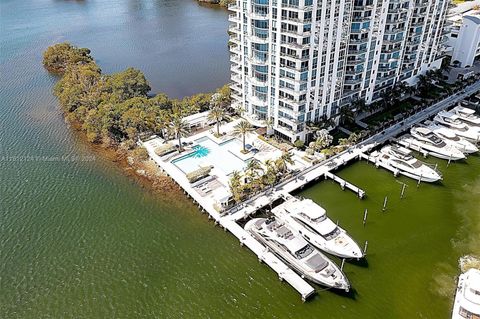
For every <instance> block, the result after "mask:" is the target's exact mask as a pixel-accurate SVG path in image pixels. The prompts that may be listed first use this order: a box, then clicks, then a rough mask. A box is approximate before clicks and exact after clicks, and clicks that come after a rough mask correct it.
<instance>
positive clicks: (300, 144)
mask: <svg viewBox="0 0 480 319" xmlns="http://www.w3.org/2000/svg"><path fill="white" fill-rule="evenodd" d="M293 145H294V146H295V147H296V148H298V149H302V148H303V147H304V146H305V142H304V141H302V140H301V139H296V140H295V142H293Z"/></svg>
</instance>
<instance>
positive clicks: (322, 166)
mask: <svg viewBox="0 0 480 319" xmlns="http://www.w3.org/2000/svg"><path fill="white" fill-rule="evenodd" d="M478 90H480V81H479V82H476V83H474V84H473V85H471V86H470V87H467V88H466V89H465V90H464V93H457V94H455V95H452V96H449V97H448V98H446V99H444V100H442V101H440V102H438V103H436V104H434V105H432V106H430V107H428V108H427V109H424V110H422V111H420V112H418V113H416V114H414V115H412V116H410V117H409V118H407V119H405V120H403V121H402V122H401V123H397V124H395V125H393V126H391V127H389V128H388V129H386V130H385V131H383V132H381V133H378V134H376V135H374V136H372V137H370V138H368V139H367V140H365V141H363V142H361V143H359V144H357V145H354V146H352V147H350V148H348V149H346V150H345V151H343V152H341V153H339V154H337V155H335V156H333V157H331V158H329V159H328V160H325V161H323V162H321V163H319V164H316V165H313V166H310V167H304V169H302V170H300V172H299V173H297V174H296V175H294V176H293V177H291V178H289V179H287V180H285V181H283V182H281V183H280V184H278V185H276V186H275V187H273V188H270V189H267V190H265V191H263V192H261V193H259V194H257V195H255V196H253V197H251V198H250V199H248V200H247V201H245V202H243V203H241V204H239V205H237V206H235V207H233V208H231V209H229V210H226V211H224V212H222V213H220V212H219V211H218V210H217V209H216V207H218V203H217V202H216V201H215V200H214V198H213V197H212V196H202V195H200V193H199V192H198V191H197V190H196V189H195V188H194V187H193V186H192V184H190V182H189V181H188V179H187V178H186V176H185V174H183V173H182V172H181V171H180V170H179V169H178V168H177V167H176V166H175V165H174V164H172V163H171V157H170V159H162V158H160V157H159V156H158V155H156V154H155V151H154V150H155V147H156V146H155V145H156V142H155V140H153V141H152V140H150V141H146V142H144V143H143V145H144V147H145V148H146V149H147V151H148V153H149V155H150V157H151V158H152V160H154V161H155V162H156V163H157V165H158V166H159V167H160V168H161V169H162V170H163V171H164V172H165V173H166V174H167V175H168V176H170V177H171V178H172V179H173V180H174V181H175V182H176V183H178V185H179V186H180V187H181V188H183V190H184V192H185V193H186V194H187V195H188V196H190V197H191V198H192V199H193V200H194V201H195V202H196V203H197V205H198V207H199V208H201V209H202V210H204V211H206V212H207V213H208V214H209V218H212V219H214V221H215V223H216V224H220V225H221V227H223V228H224V229H225V230H229V231H230V232H231V233H232V234H233V235H234V236H235V237H237V238H238V239H239V241H240V244H241V245H246V246H247V247H248V248H249V249H250V250H252V251H253V252H254V253H255V254H256V255H257V257H258V259H259V260H260V261H263V262H265V264H267V265H268V266H269V267H270V268H272V269H273V270H274V271H275V272H277V274H278V277H279V279H280V280H285V281H286V282H288V283H289V284H290V285H291V286H292V287H293V288H294V289H295V290H297V291H298V292H299V293H300V295H301V297H302V300H306V299H307V298H308V297H309V296H311V295H312V294H314V292H315V290H314V288H313V287H312V286H311V285H310V284H309V283H308V282H306V281H305V280H304V279H302V278H301V277H300V276H299V275H298V274H297V273H296V272H294V271H293V270H292V269H291V268H290V267H288V266H287V265H286V264H285V263H284V262H283V261H281V260H280V259H279V258H277V257H276V256H275V255H274V254H272V253H271V252H270V251H268V250H267V249H266V248H265V247H264V246H263V245H262V244H260V243H259V242H258V241H257V240H255V239H254V238H253V237H252V236H251V235H250V234H249V233H248V232H247V231H245V230H244V229H243V228H242V227H241V226H240V225H239V224H238V223H237V221H239V220H241V219H245V218H247V217H249V216H251V215H252V214H254V213H255V212H256V211H258V210H259V209H260V208H263V207H267V206H269V205H270V204H271V203H272V202H274V201H275V200H277V199H280V198H282V197H283V198H285V197H289V196H291V195H290V193H291V192H293V191H296V190H298V189H302V188H304V187H305V186H306V185H307V184H308V183H311V182H314V181H317V180H319V179H320V178H321V177H322V176H323V177H325V178H327V177H328V178H332V179H333V180H334V181H336V182H338V183H339V184H340V185H341V186H342V185H343V186H344V187H346V188H348V189H351V190H352V191H354V192H355V193H356V194H357V195H359V197H362V196H364V195H365V192H364V191H363V190H361V189H360V188H359V187H357V186H355V185H353V184H351V183H348V182H347V181H344V180H342V179H340V178H339V177H338V176H335V175H333V173H332V171H334V170H335V169H337V168H339V167H341V166H343V165H346V164H347V163H349V162H350V161H352V160H354V159H357V158H358V159H359V158H361V157H362V156H363V155H364V154H365V153H366V152H368V151H370V150H372V149H373V148H374V147H376V146H377V145H379V144H382V143H385V142H387V141H389V140H390V139H392V138H394V137H395V136H396V135H398V134H400V133H402V132H404V131H405V130H407V129H409V128H410V127H411V126H412V125H414V124H416V123H418V122H420V121H422V120H425V119H427V118H428V117H430V116H432V115H434V114H436V113H437V112H439V111H441V110H443V109H446V108H447V107H449V106H451V105H453V104H455V103H457V102H459V101H461V100H462V99H464V98H465V97H467V96H468V95H470V94H472V93H475V92H476V91H478ZM236 123H238V121H234V122H231V123H227V124H226V125H224V126H222V131H229V130H230V131H231V129H232V128H233V126H234V125H235V124H236ZM199 135H204V136H207V135H208V136H209V137H210V138H212V139H213V140H214V141H216V142H217V143H221V142H222V141H224V140H225V138H223V139H222V138H221V139H217V138H214V137H212V136H211V134H210V133H209V132H202V133H200V134H199ZM199 135H195V136H194V137H192V138H191V139H198V138H200V137H201V136H199ZM191 139H187V140H191ZM266 152H268V151H266ZM222 182H223V184H224V185H226V187H228V181H225V180H222ZM225 183H226V184H225Z"/></svg>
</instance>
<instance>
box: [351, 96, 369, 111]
mask: <svg viewBox="0 0 480 319" xmlns="http://www.w3.org/2000/svg"><path fill="white" fill-rule="evenodd" d="M365 107H366V102H365V99H362V98H360V99H355V100H354V101H353V102H352V103H351V109H352V110H355V114H360V113H362V112H363V111H365Z"/></svg>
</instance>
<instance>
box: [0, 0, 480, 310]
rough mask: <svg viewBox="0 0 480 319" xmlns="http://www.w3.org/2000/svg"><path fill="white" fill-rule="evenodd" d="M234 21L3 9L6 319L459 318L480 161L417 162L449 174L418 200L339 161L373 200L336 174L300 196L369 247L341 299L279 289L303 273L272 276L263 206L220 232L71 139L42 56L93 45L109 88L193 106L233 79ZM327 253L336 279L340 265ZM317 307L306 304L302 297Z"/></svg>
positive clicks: (368, 168)
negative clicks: (139, 90) (132, 77)
mask: <svg viewBox="0 0 480 319" xmlns="http://www.w3.org/2000/svg"><path fill="white" fill-rule="evenodd" d="M279 4H280V3H279ZM247 10H248V9H247ZM19 12H21V13H22V14H18V13H19ZM333 12H334V11H333V10H332V13H333ZM228 20H229V18H228V12H227V11H226V10H223V9H219V8H215V7H214V6H211V5H204V4H198V3H197V2H196V1H190V0H189V1H174V2H172V1H165V0H159V1H154V2H153V1H151V2H148V1H145V2H132V1H125V0H118V1H117V0H115V1H111V0H98V1H46V0H38V1H37V0H36V1H32V0H24V1H5V2H2V19H1V22H0V24H2V29H3V30H4V31H5V32H4V33H3V35H4V36H3V37H2V39H1V40H2V48H5V50H2V52H1V53H0V56H1V60H2V62H1V63H0V69H1V74H2V75H3V77H4V81H2V90H1V95H2V102H3V103H2V104H1V105H0V109H1V111H2V116H1V120H0V122H1V127H2V128H3V130H2V134H0V153H1V154H0V159H1V160H0V171H1V172H2V174H1V179H2V183H1V185H0V189H1V190H0V193H1V195H2V196H0V207H1V209H0V211H1V212H0V215H1V218H2V232H0V233H1V234H0V258H1V259H2V265H1V269H0V272H1V274H2V280H1V281H2V284H1V286H2V298H0V313H2V314H3V317H5V318H11V319H16V318H18V319H30V318H31V319H37V318H113V317H118V318H172V319H176V318H179V319H184V318H212V319H216V318H218V319H223V318H232V319H236V318H241V319H246V318H278V319H283V318H285V319H287V318H288V319H290V318H302V319H314V318H315V319H316V318H319V317H321V318H342V319H357V318H372V319H376V318H379V319H380V318H385V317H388V318H389V319H411V318H447V317H450V315H451V314H452V307H453V305H454V298H455V291H456V282H457V277H458V275H459V274H460V272H459V269H458V268H459V265H458V258H459V257H460V256H465V255H476V256H480V245H479V238H480V237H479V234H480V228H479V227H480V214H479V210H478V209H479V207H480V180H479V178H478V176H480V157H479V155H478V154H476V153H477V151H476V150H474V149H472V150H470V155H468V156H467V158H466V159H464V160H459V161H457V162H453V161H452V163H451V164H450V165H448V161H446V160H442V159H438V158H436V157H433V156H427V158H423V156H422V154H418V153H416V152H415V151H414V152H413V154H414V155H415V156H416V157H418V158H419V159H421V160H422V161H425V162H427V163H429V164H433V166H435V165H437V164H438V167H437V168H438V170H439V171H441V172H442V175H443V180H442V181H441V183H423V182H422V183H421V185H420V187H418V188H417V187H416V185H417V181H415V180H413V179H410V178H408V177H403V176H398V177H397V178H394V177H393V175H392V173H391V172H390V171H388V170H385V169H377V168H375V166H374V165H372V164H370V163H367V161H365V160H357V159H353V160H350V162H348V163H346V164H341V163H340V161H339V163H338V164H339V166H338V167H337V168H335V169H333V170H331V171H330V173H332V174H334V175H335V176H336V177H338V178H339V179H341V180H343V181H345V182H348V183H351V184H353V185H356V186H357V187H359V188H361V189H362V190H364V191H365V192H366V194H365V196H364V198H363V200H358V195H357V194H356V193H355V192H354V191H351V190H349V189H347V188H345V191H341V184H340V183H338V182H336V181H333V180H332V179H331V178H327V179H325V175H320V176H319V177H318V178H317V179H313V180H311V181H310V182H308V183H306V184H304V186H303V188H302V187H298V188H296V190H295V191H294V192H293V193H292V194H293V195H294V197H296V198H305V199H311V200H312V201H313V202H314V203H316V204H318V205H319V206H321V207H322V208H324V209H325V210H326V211H327V214H328V217H329V218H330V219H331V220H332V221H333V222H334V223H335V224H338V225H339V226H341V227H342V228H343V229H345V230H346V231H347V232H348V234H349V235H350V236H351V237H352V238H353V239H355V240H356V241H357V242H358V244H359V246H360V247H361V248H364V247H365V243H366V242H367V241H368V245H367V246H368V249H367V258H363V259H361V260H360V261H358V262H357V261H349V260H346V262H345V264H344V267H343V272H344V274H345V275H346V277H347V278H348V280H349V282H350V283H351V289H350V291H349V292H348V293H345V292H339V291H335V290H331V291H324V289H327V288H326V287H323V286H321V285H317V284H315V283H312V282H310V281H309V280H308V279H304V280H303V283H304V284H305V285H303V284H302V281H296V280H290V283H288V282H287V281H286V280H283V282H280V281H279V279H281V278H280V276H279V275H278V274H279V273H282V274H283V275H284V277H288V276H290V275H293V276H295V277H299V276H298V273H297V271H295V270H293V269H292V268H291V267H288V269H290V270H293V274H292V272H290V271H288V269H287V268H283V269H281V267H279V266H280V265H279V264H274V263H272V264H271V265H272V266H273V267H277V268H278V269H277V270H278V271H275V270H272V268H270V266H267V264H266V263H265V262H263V261H262V263H261V264H260V263H259V258H258V255H262V251H264V246H263V245H262V244H260V243H258V241H256V240H247V241H245V244H242V243H241V240H242V239H241V238H242V235H243V234H244V232H245V230H244V228H243V226H244V224H245V223H246V222H248V220H250V219H251V218H256V217H264V216H265V215H267V216H268V215H270V213H268V210H269V209H270V207H269V202H270V201H269V200H265V201H263V202H265V204H264V205H265V206H264V207H263V209H259V210H257V212H256V213H254V214H252V215H249V216H247V217H246V218H241V217H240V215H242V213H243V212H244V211H241V210H239V211H240V214H239V215H238V216H236V217H239V218H240V219H239V220H238V221H232V220H227V219H225V220H224V222H225V225H226V226H227V228H228V229H229V230H228V232H224V228H223V227H220V226H219V224H218V223H217V226H215V225H214V219H213V217H210V219H208V218H207V217H208V216H210V215H209V214H208V213H207V212H206V211H203V212H202V207H201V206H200V208H199V206H198V203H196V202H194V201H193V200H192V199H191V198H190V197H187V196H184V194H183V188H180V187H179V186H178V184H175V183H174V182H171V181H170V179H169V178H164V177H163V176H161V177H162V180H163V181H164V184H163V183H162V184H160V185H153V186H154V188H153V189H151V187H150V186H151V185H149V184H145V183H144V182H142V180H137V179H136V178H131V177H130V176H131V175H132V173H133V171H132V170H131V169H128V168H127V169H126V170H125V168H124V167H122V166H121V165H117V163H114V162H112V157H111V156H110V154H104V152H103V151H101V150H98V148H97V146H93V147H92V145H90V143H86V142H85V140H84V138H83V137H82V136H81V134H77V133H76V132H75V131H74V130H72V127H70V125H68V124H66V123H65V119H64V117H63V116H61V112H60V109H61V106H60V105H59V103H58V101H57V99H56V98H55V97H54V96H53V95H52V89H53V86H54V85H55V83H56V82H57V81H58V77H56V76H52V75H50V74H48V73H47V72H46V71H45V70H44V69H43V67H42V55H41V52H43V51H44V50H45V49H46V47H47V46H49V45H52V44H54V43H57V42H61V41H69V42H71V43H72V44H75V45H78V46H80V47H87V48H89V49H91V51H92V54H93V55H94V56H95V58H96V59H98V60H97V61H98V65H99V67H101V69H102V70H103V71H104V73H108V74H111V73H112V72H117V71H120V70H123V69H125V68H126V67H128V66H133V67H135V68H138V69H140V70H141V71H143V72H144V73H145V75H146V77H147V80H148V81H149V83H150V85H151V86H152V91H151V93H152V94H157V93H160V92H165V93H166V94H168V96H170V97H174V98H182V97H186V96H189V95H192V94H194V93H199V92H212V91H214V90H215V89H217V88H218V87H220V86H221V85H223V84H225V83H227V82H228V81H230V72H229V70H230V67H231V61H229V52H228V46H227V45H226V44H227V41H228V34H227V33H226V32H225V30H226V29H227V28H229V21H228ZM180 22H182V25H181V27H180V25H179V23H180ZM172 26H177V27H175V28H172ZM93 35H94V36H93ZM237 42H238V40H237ZM186 48H190V49H186ZM278 49H279V48H278ZM238 51H240V50H238ZM119 52H121V54H119ZM399 65H400V64H399ZM293 83H295V82H293ZM459 95H460V93H459ZM477 97H480V94H477ZM476 103H477V110H478V100H477V101H476ZM453 105H454V104H452V106H453ZM460 105H462V106H464V107H475V105H473V104H472V103H470V102H467V101H461V102H460ZM430 118H431V117H430ZM259 122H260V121H259ZM395 122H396V123H400V122H401V120H400V119H399V120H398V121H397V120H396V121H395ZM399 126H400V124H399ZM409 126H410V124H409ZM370 127H371V126H370ZM382 130H384V131H387V130H388V127H387V126H385V127H383V128H382ZM405 131H406V132H407V131H408V130H405ZM453 138H454V139H456V138H458V136H457V135H454V136H453ZM212 140H215V139H212ZM465 141H466V140H465ZM218 143H219V144H220V143H222V141H221V140H219V141H218ZM469 143H471V144H470V145H473V146H474V147H476V146H475V145H474V143H475V141H470V142H469ZM255 144H257V143H256V142H255ZM159 145H161V144H159ZM262 145H263V144H262ZM204 146H205V145H204ZM267 147H268V145H267ZM377 147H381V144H379V145H378V146H377ZM375 149H377V148H374V149H373V150H375ZM371 152H372V150H369V151H367V152H366V154H370V153H371ZM188 153H189V152H183V153H182V155H187V154H188ZM202 153H203V152H199V153H198V154H197V155H201V154H202ZM265 154H267V153H264V154H260V155H265ZM105 155H106V156H105ZM172 155H173V154H172ZM113 157H114V156H113ZM242 158H244V157H242ZM294 158H298V155H297V154H294ZM51 159H53V160H51ZM245 160H246V161H247V162H248V159H245ZM300 160H301V159H300ZM114 161H115V162H116V159H114ZM238 163H240V162H238ZM177 164H178V163H177ZM184 164H185V163H184ZM247 164H248V163H247ZM154 165H155V164H154V163H152V166H154ZM180 165H181V164H180ZM227 166H229V163H226V164H225V167H223V166H222V167H221V168H224V169H228V167H227ZM185 167H187V168H188V167H189V165H188V164H187V165H185ZM235 167H237V166H236V165H235ZM303 167H304V169H306V168H308V167H309V166H308V165H307V166H303ZM221 168H218V174H219V175H220V174H224V171H223V170H222V169H221ZM175 169H176V170H178V171H180V170H179V169H178V166H177V167H175ZM158 174H160V173H158ZM314 176H315V174H311V175H309V178H311V177H314ZM299 183H303V181H302V180H299ZM191 185H192V186H194V188H195V191H197V192H198V193H199V194H200V196H201V198H203V197H204V196H211V195H212V193H217V194H216V195H218V196H219V197H220V196H221V195H222V194H221V193H223V192H222V191H221V187H222V185H223V183H222V182H221V181H219V180H218V179H213V178H212V177H209V178H205V179H203V180H200V181H198V183H195V184H191ZM276 186H278V185H276ZM290 186H291V187H293V186H294V184H291V185H290ZM402 189H404V192H402ZM402 193H403V197H402V196H401V194H402ZM225 195H227V194H225ZM272 195H273V192H270V196H272ZM257 196H258V198H263V196H261V194H257V193H256V194H255V195H252V196H251V197H249V198H248V200H250V199H252V202H253V197H255V198H257ZM386 197H388V201H387V205H386V209H385V210H384V209H383V208H384V200H385V198H386ZM272 198H273V197H272ZM284 198H285V197H283V196H282V197H281V198H279V199H277V201H276V202H274V207H275V205H277V203H279V202H281V201H283V200H284ZM263 202H262V201H259V202H258V205H263ZM277 207H278V206H277ZM248 208H249V209H254V206H250V207H248ZM366 211H368V216H367V219H366V222H365V223H363V220H364V215H365V212H366ZM200 212H202V213H200ZM232 214H234V212H233V211H232ZM236 231H237V234H238V236H237V235H235V232H236ZM230 232H231V233H230ZM247 242H248V245H250V248H247V247H249V246H247ZM241 245H243V246H241ZM252 248H253V249H257V250H256V251H255V252H253V249H252ZM257 252H258V254H257ZM326 255H327V256H328V257H329V258H330V259H331V260H332V261H333V262H334V263H336V264H337V265H338V266H341V263H342V259H340V258H338V257H336V256H333V255H329V254H326ZM276 258H278V257H276ZM260 260H261V259H260ZM282 263H283V264H284V265H285V263H284V262H283V261H282ZM285 271H287V272H285ZM462 272H463V270H462ZM300 278H301V276H300ZM291 284H299V285H300V284H301V285H302V286H298V287H296V288H293V287H292V286H291ZM308 286H310V288H309V287H308ZM309 291H310V292H312V294H311V295H309V296H308V297H307V299H308V303H307V304H303V303H302V300H301V298H300V297H301V293H300V292H303V293H304V294H308V292H309Z"/></svg>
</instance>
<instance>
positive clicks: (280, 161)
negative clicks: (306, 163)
mask: <svg viewBox="0 0 480 319" xmlns="http://www.w3.org/2000/svg"><path fill="white" fill-rule="evenodd" d="M287 164H290V165H293V164H294V161H293V158H292V154H291V153H290V152H283V154H282V155H281V156H280V157H279V158H277V159H276V160H275V166H276V168H277V170H278V171H279V172H280V173H285V172H287V170H288V166H287Z"/></svg>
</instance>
